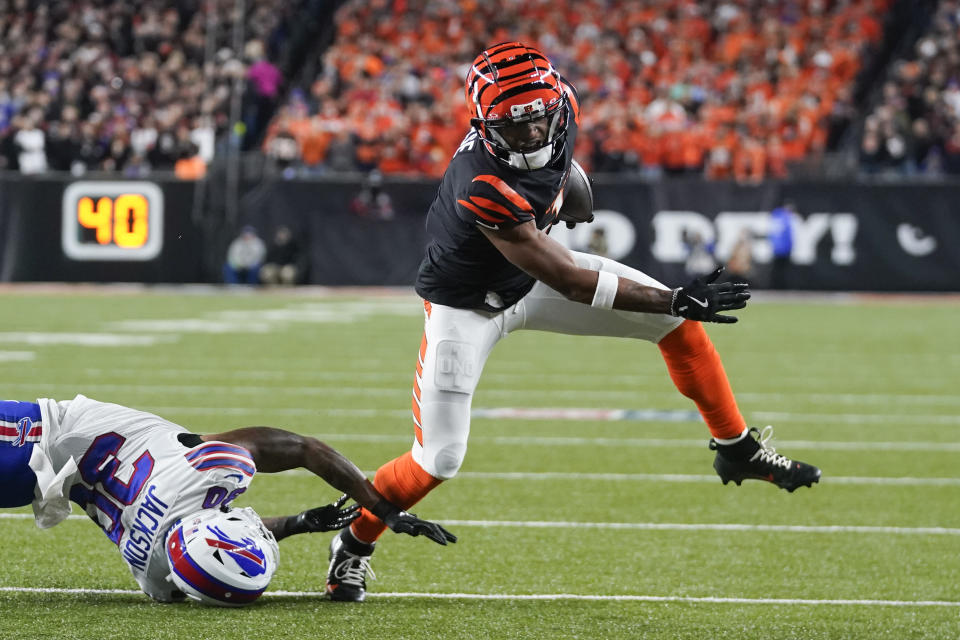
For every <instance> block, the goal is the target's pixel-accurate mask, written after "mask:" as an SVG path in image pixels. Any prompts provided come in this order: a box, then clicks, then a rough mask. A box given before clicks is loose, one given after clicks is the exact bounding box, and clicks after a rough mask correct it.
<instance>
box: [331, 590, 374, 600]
mask: <svg viewBox="0 0 960 640" xmlns="http://www.w3.org/2000/svg"><path fill="white" fill-rule="evenodd" d="M338 594H339V595H338ZM323 596H324V597H325V598H326V599H327V600H330V601H331V602H363V601H364V599H366V597H367V594H366V593H361V594H356V593H350V592H348V591H347V592H344V591H343V590H342V589H334V590H330V589H327V590H325V591H324V594H323Z"/></svg>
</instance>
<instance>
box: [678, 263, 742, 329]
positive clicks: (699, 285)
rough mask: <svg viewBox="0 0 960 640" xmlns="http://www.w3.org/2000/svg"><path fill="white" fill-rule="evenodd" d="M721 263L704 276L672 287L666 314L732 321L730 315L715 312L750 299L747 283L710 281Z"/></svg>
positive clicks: (718, 272) (718, 270) (713, 278)
mask: <svg viewBox="0 0 960 640" xmlns="http://www.w3.org/2000/svg"><path fill="white" fill-rule="evenodd" d="M721 271H723V267H717V270H716V271H714V272H713V273H711V274H710V275H708V276H705V277H702V278H696V279H694V281H693V282H691V283H690V284H688V285H687V286H685V287H677V288H676V289H674V290H673V299H672V300H671V301H670V315H672V316H680V317H682V318H687V319H689V320H698V321H700V322H723V323H731V322H736V321H737V318H736V317H734V316H721V315H718V312H720V311H730V310H731V309H743V308H744V307H745V306H747V300H749V299H750V291H749V288H750V285H748V284H747V283H746V282H724V283H723V284H713V282H714V281H715V280H716V279H717V278H719V277H720V272H721Z"/></svg>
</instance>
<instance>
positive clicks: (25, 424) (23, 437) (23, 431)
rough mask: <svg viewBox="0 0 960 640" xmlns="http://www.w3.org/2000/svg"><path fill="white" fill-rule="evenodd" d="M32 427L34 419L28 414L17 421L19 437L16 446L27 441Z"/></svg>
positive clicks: (15, 441)
mask: <svg viewBox="0 0 960 640" xmlns="http://www.w3.org/2000/svg"><path fill="white" fill-rule="evenodd" d="M31 428H33V420H31V419H30V418H29V417H26V416H24V417H23V418H20V421H19V422H17V439H16V440H14V446H17V447H22V446H23V445H24V443H26V441H27V436H28V435H30V429H31Z"/></svg>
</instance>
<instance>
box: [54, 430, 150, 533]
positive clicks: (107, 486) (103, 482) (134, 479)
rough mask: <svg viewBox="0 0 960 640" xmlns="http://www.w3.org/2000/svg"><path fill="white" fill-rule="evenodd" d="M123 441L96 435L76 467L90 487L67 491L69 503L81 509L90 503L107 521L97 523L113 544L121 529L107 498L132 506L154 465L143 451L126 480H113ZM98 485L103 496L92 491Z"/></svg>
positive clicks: (118, 511)
mask: <svg viewBox="0 0 960 640" xmlns="http://www.w3.org/2000/svg"><path fill="white" fill-rule="evenodd" d="M126 441H127V439H126V438H124V437H123V436H121V435H120V434H118V433H113V432H110V433H105V434H103V435H101V436H98V437H97V439H96V440H94V441H93V444H91V445H90V448H89V449H87V452H86V453H85V454H83V458H82V459H81V460H80V464H79V465H77V466H78V467H79V469H80V477H81V478H83V481H84V482H86V483H87V484H88V485H90V486H91V487H93V488H91V489H88V488H87V487H85V486H83V485H82V484H75V485H73V487H71V489H70V499H71V500H73V501H74V502H76V503H77V504H79V505H80V506H81V507H83V508H84V509H86V508H87V505H88V504H90V503H91V502H92V503H93V504H94V505H95V506H96V507H97V509H98V510H99V511H100V512H101V513H103V515H105V516H106V517H107V518H108V519H109V520H110V522H109V524H104V523H103V522H102V521H101V522H98V523H97V524H99V525H100V527H101V528H102V529H103V531H104V533H106V534H107V537H108V538H110V540H112V541H113V543H114V544H120V538H121V536H123V527H122V526H121V524H120V515H121V507H119V506H117V504H116V503H114V502H113V501H112V500H110V498H113V500H116V502H118V503H120V504H121V505H124V506H126V505H129V504H132V503H133V501H134V500H136V499H137V496H139V495H140V491H141V490H142V489H143V486H144V485H145V484H146V483H147V479H148V478H150V474H151V473H153V465H154V460H153V456H152V455H150V452H149V451H144V452H143V453H141V454H140V457H139V458H137V459H136V461H135V462H134V463H133V473H131V474H130V479H129V480H128V481H126V482H124V481H123V480H120V479H119V478H117V476H116V473H117V468H119V467H120V461H119V460H118V459H117V451H119V450H120V447H122V446H123V443H124V442H126ZM98 483H99V484H100V486H101V487H102V488H103V491H104V492H105V493H106V494H107V495H104V494H103V493H101V492H100V491H99V490H98V489H96V486H97V484H98ZM107 496H109V497H107Z"/></svg>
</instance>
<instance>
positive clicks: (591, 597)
mask: <svg viewBox="0 0 960 640" xmlns="http://www.w3.org/2000/svg"><path fill="white" fill-rule="evenodd" d="M0 593H37V594H62V595H129V596H138V597H146V596H144V595H143V593H141V592H140V591H135V590H133V589H63V588H52V587H51V588H46V587H0ZM263 595H264V596H267V597H275V598H322V597H323V596H324V594H323V592H322V591H267V592H266V593H264V594H263ZM367 596H368V597H372V598H377V599H400V598H417V599H439V600H505V601H517V600H587V601H596V602H602V601H612V602H654V603H656V602H685V603H691V604H738V605H743V604H759V605H783V606H795V605H801V606H822V605H830V606H856V607H954V608H956V607H960V602H953V601H950V600H870V599H838V598H833V599H825V600H818V599H814V598H720V597H714V596H704V597H696V596H651V595H632V594H612V595H600V594H579V593H515V594H510V593H431V592H409V591H407V592H404V591H394V592H386V593H368V594H367Z"/></svg>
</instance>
